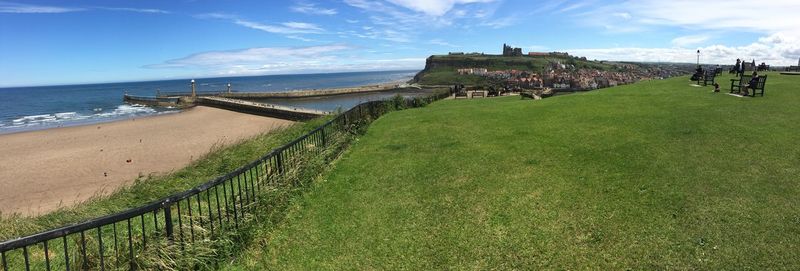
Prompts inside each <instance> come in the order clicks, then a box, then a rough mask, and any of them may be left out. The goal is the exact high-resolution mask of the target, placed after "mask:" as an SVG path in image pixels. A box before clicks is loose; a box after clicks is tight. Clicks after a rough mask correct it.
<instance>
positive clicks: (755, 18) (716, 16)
mask: <svg viewBox="0 0 800 271" xmlns="http://www.w3.org/2000/svg"><path fill="white" fill-rule="evenodd" d="M798 10H800V1H797V0H771V1H768V2H760V1H751V0H706V1H702V2H697V1H693V0H670V1H664V0H635V1H633V0H626V1H622V2H615V3H610V4H606V5H598V6H594V7H593V8H592V11H588V12H583V13H580V14H576V17H577V18H579V19H581V20H583V21H585V23H586V24H592V25H600V26H611V27H607V28H613V27H614V26H618V27H626V28H631V27H636V28H638V29H639V30H646V29H648V28H649V27H655V26H678V27H684V28H688V29H696V30H734V31H754V32H761V33H765V34H773V33H777V32H783V33H787V34H789V33H791V34H792V35H795V36H800V20H796V19H795V17H796V16H797V12H798ZM608 14H611V15H612V16H608Z"/></svg>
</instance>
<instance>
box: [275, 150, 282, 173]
mask: <svg viewBox="0 0 800 271" xmlns="http://www.w3.org/2000/svg"><path fill="white" fill-rule="evenodd" d="M275 162H276V163H278V173H283V150H281V151H279V152H278V153H277V154H275Z"/></svg>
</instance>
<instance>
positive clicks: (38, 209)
mask: <svg viewBox="0 0 800 271" xmlns="http://www.w3.org/2000/svg"><path fill="white" fill-rule="evenodd" d="M291 123H292V122H291V121H287V120H281V119H275V118H268V117H261V116H254V115H247V114H242V113H236V112H231V111H226V110H222V109H216V108H209V107H195V108H192V109H188V110H185V111H183V112H180V113H174V114H165V115H160V116H152V117H144V118H137V119H130V120H122V121H116V122H110V123H100V124H94V125H86V126H77V127H66V128H55V129H48V130H41V131H32V132H23V133H16V134H7V135H0V150H2V154H0V211H1V212H3V213H4V214H10V213H20V214H23V215H37V214H42V213H46V212H49V211H52V210H54V209H56V208H58V207H59V206H69V205H72V204H75V203H78V202H81V201H84V200H86V199H88V198H91V197H92V196H95V195H97V194H98V193H107V192H111V191H114V190H115V189H117V188H118V187H120V186H123V185H126V184H130V183H131V182H133V181H134V180H135V179H136V178H137V177H138V176H139V175H140V174H142V175H148V174H150V173H166V172H170V171H172V170H177V169H180V168H182V167H184V166H186V165H188V164H189V163H190V162H191V161H192V160H194V159H197V158H198V157H200V156H202V155H204V154H206V153H208V152H209V151H210V150H211V148H212V147H213V146H214V145H227V144H230V143H235V142H237V141H239V140H241V139H245V138H249V137H252V136H255V135H258V134H261V133H264V132H267V131H269V130H272V129H275V128H278V127H282V126H286V125H289V124H291Z"/></svg>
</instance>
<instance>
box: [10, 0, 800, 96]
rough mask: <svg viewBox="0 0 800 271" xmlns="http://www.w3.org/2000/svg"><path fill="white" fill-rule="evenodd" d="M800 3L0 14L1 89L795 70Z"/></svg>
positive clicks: (305, 6)
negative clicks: (457, 54)
mask: <svg viewBox="0 0 800 271" xmlns="http://www.w3.org/2000/svg"><path fill="white" fill-rule="evenodd" d="M798 10H800V1H796V0H791V1H786V0H773V1H738V0H725V1H719V0H706V1H702V2H698V1H683V0H677V1H676V0H671V1H664V0H638V1H623V0H617V1H599V0H582V1H563V0H550V1H522V0H378V1H366V0H339V1H321V0H308V1H306V0H303V1H299V0H298V1H233V0H228V1H203V0H175V1H147V0H141V1H114V0H103V1H35V0H30V1H5V0H0V86H26V85H50V84H75V83H93V82H116V81H137V80H153V79H175V78H192V77H198V78H199V77H210V76H241V75H261V74H286V73H313V72H340V71H369V70H396V69H421V68H423V67H424V64H425V58H426V57H427V56H429V55H431V54H443V53H447V52H449V51H464V52H487V53H499V52H500V50H501V46H502V44H503V43H508V44H510V45H513V46H517V47H522V48H523V50H524V51H525V52H527V51H568V52H570V53H571V54H573V55H578V56H586V57H588V58H590V59H604V60H632V61H672V62H694V61H695V58H696V53H695V52H696V50H697V49H700V50H701V51H702V55H701V61H702V62H705V63H723V64H730V63H732V62H733V61H735V59H736V58H745V59H748V60H751V59H755V60H756V61H757V62H759V63H760V62H762V61H764V62H767V63H768V64H773V65H788V64H794V65H796V63H797V61H798V58H800V30H798V29H800V20H797V18H796V16H797V14H796V13H797V11H798Z"/></svg>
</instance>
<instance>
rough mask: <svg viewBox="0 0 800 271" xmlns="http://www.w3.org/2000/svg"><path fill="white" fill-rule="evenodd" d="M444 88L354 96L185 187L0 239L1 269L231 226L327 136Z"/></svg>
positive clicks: (77, 260) (134, 252)
mask: <svg viewBox="0 0 800 271" xmlns="http://www.w3.org/2000/svg"><path fill="white" fill-rule="evenodd" d="M447 96H449V93H441V94H435V95H431V96H428V97H425V98H417V99H411V100H409V99H394V100H390V101H373V102H366V103H362V104H359V105H358V106H356V107H353V108H351V109H350V110H348V111H346V112H344V113H342V114H339V115H337V116H336V117H335V118H334V119H332V120H330V121H328V122H326V123H325V124H323V125H322V126H320V127H318V128H316V129H314V130H312V131H310V132H308V133H306V134H304V135H302V136H300V137H299V138H297V139H295V140H293V141H291V142H289V143H287V144H285V145H283V146H281V147H278V148H276V149H273V150H272V151H270V152H268V153H267V154H265V155H264V156H262V157H260V158H258V159H257V160H255V161H252V162H251V163H249V164H247V165H244V166H242V167H240V168H238V169H236V170H234V171H233V172H230V173H228V174H226V175H224V176H220V177H218V178H216V179H214V180H211V181H209V182H206V183H203V184H201V185H199V186H196V187H194V188H192V189H189V190H186V191H183V192H180V193H177V194H174V195H171V196H168V197H166V198H163V199H161V200H158V201H155V202H151V203H149V204H145V205H144V206H141V207H137V208H133V209H129V210H127V211H123V212H120V213H116V214H111V215H108V216H103V217H99V218H95V219H91V220H88V221H85V222H81V223H78V224H74V225H69V226H65V227H61V228H57V229H53V230H48V231H45V232H41V233H37V234H33V235H30V236H26V237H22V238H19V239H14V240H8V241H4V242H2V243H0V265H2V270H3V271H7V270H31V269H35V270H52V269H58V270H77V269H81V270H87V269H92V270H105V269H106V268H109V269H119V268H123V269H125V268H128V269H131V270H135V269H137V268H138V266H139V265H138V262H137V258H138V257H139V255H140V254H142V253H147V252H148V251H147V250H146V249H147V247H148V243H151V244H152V243H156V242H164V241H166V242H168V243H172V244H179V245H180V247H181V248H183V247H184V245H191V244H192V243H194V242H198V241H201V240H211V239H214V238H216V237H218V236H221V235H222V234H228V233H235V232H236V231H237V229H238V228H239V227H240V223H241V222H242V220H243V219H244V217H245V216H246V215H252V211H253V209H254V208H253V207H254V206H255V205H257V204H258V200H257V199H258V197H257V196H258V195H259V194H260V193H261V192H262V191H264V190H265V189H266V188H268V187H270V186H275V185H278V184H277V183H276V182H278V181H279V180H280V176H282V175H285V174H286V172H287V171H289V170H292V168H297V167H299V166H301V165H300V163H302V161H303V160H302V158H303V157H304V156H308V155H315V154H319V153H320V152H322V151H324V150H325V148H326V147H329V146H330V145H331V142H332V141H333V140H334V138H337V137H339V138H341V135H343V134H345V133H348V132H350V131H352V129H356V128H359V127H362V126H364V125H366V124H368V123H369V121H371V120H372V119H375V118H378V117H380V116H381V115H383V114H384V113H386V112H387V111H388V110H389V109H390V107H418V106H424V105H425V104H427V103H430V102H433V101H435V100H439V99H442V98H445V97H447Z"/></svg>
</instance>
